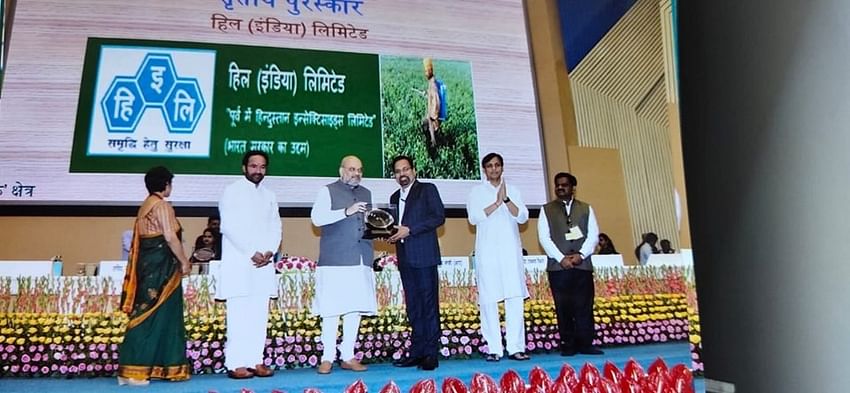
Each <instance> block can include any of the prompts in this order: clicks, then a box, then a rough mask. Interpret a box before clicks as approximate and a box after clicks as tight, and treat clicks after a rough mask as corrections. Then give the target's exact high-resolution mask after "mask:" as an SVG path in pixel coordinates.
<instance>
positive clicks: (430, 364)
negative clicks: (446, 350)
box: [419, 356, 440, 371]
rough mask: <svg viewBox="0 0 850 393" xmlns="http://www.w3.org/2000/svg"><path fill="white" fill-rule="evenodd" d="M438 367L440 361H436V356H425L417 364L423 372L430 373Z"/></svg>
mask: <svg viewBox="0 0 850 393" xmlns="http://www.w3.org/2000/svg"><path fill="white" fill-rule="evenodd" d="M439 366H440V361H438V360H437V357H436V356H425V357H423V358H422V361H421V362H419V368H420V369H422V370H425V371H431V370H433V369H435V368H437V367H439Z"/></svg>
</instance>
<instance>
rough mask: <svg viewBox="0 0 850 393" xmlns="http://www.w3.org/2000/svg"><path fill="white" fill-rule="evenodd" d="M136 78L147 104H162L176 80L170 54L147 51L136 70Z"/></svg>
mask: <svg viewBox="0 0 850 393" xmlns="http://www.w3.org/2000/svg"><path fill="white" fill-rule="evenodd" d="M136 80H137V81H138V82H139V89H141V91H142V95H143V96H144V97H145V102H146V103H147V104H148V105H162V103H163V102H164V101H165V98H166V97H168V93H170V92H171V88H172V87H174V82H175V81H176V80H177V73H176V72H175V71H174V63H173V62H172V61H171V55H168V54H163V53H149V54H148V55H147V56H145V59H144V60H143V61H142V65H141V66H140V67H139V70H138V71H137V72H136Z"/></svg>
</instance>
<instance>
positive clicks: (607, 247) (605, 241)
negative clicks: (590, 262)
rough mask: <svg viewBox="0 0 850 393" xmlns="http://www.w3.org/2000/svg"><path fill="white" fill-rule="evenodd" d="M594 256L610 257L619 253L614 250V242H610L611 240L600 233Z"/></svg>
mask: <svg viewBox="0 0 850 393" xmlns="http://www.w3.org/2000/svg"><path fill="white" fill-rule="evenodd" d="M596 254H599V255H612V254H619V252H617V249H616V248H614V242H612V241H611V238H610V237H608V235H607V234H605V233H600V234H599V243H597V244H596Z"/></svg>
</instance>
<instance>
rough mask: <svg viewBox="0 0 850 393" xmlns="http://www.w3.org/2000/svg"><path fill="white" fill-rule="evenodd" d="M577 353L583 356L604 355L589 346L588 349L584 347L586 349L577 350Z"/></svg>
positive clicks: (597, 349) (597, 348) (596, 348)
mask: <svg viewBox="0 0 850 393" xmlns="http://www.w3.org/2000/svg"><path fill="white" fill-rule="evenodd" d="M578 353H580V354H583V355H603V354H605V352H603V351H602V350H601V349H599V347H594V346H592V345H591V346H589V347H586V348H582V349H579V350H578Z"/></svg>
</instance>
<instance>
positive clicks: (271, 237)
mask: <svg viewBox="0 0 850 393" xmlns="http://www.w3.org/2000/svg"><path fill="white" fill-rule="evenodd" d="M266 191H268V195H269V202H268V203H269V205H268V209H269V213H268V214H267V215H266V218H267V219H268V223H267V226H266V228H268V231H267V232H266V242H264V243H263V245H262V246H263V247H261V248H263V249H262V250H260V251H271V252H272V254H274V253H276V252H277V251H278V249H280V241H281V238H282V236H283V224H282V223H281V221H280V207H279V206H278V204H277V197H276V196H275V195H274V191H272V190H269V189H266Z"/></svg>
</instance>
